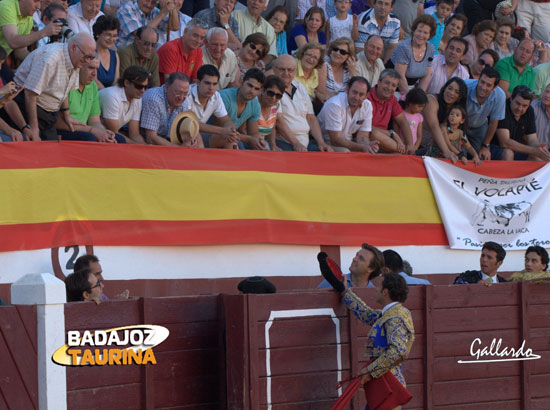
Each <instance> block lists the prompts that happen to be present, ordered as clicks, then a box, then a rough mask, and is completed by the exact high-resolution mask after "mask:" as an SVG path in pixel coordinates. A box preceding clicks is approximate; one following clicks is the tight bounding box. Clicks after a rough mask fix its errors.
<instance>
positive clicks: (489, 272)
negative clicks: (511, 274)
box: [454, 242, 506, 286]
mask: <svg viewBox="0 0 550 410" xmlns="http://www.w3.org/2000/svg"><path fill="white" fill-rule="evenodd" d="M505 257H506V251H505V250H504V248H503V247H502V246H501V245H499V244H498V243H495V242H485V243H484V244H483V248H482V249H481V257H480V258H479V265H480V268H481V270H467V271H466V272H463V273H461V274H460V276H457V277H456V279H455V281H454V284H455V285H464V284H469V283H483V284H484V285H485V286H491V284H492V283H502V282H506V279H504V278H503V277H502V276H500V275H497V271H498V268H500V265H502V262H503V261H504V258H505Z"/></svg>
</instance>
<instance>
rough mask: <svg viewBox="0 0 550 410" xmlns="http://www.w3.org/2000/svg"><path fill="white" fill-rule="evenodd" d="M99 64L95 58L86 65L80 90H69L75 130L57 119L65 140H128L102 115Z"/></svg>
mask: <svg viewBox="0 0 550 410" xmlns="http://www.w3.org/2000/svg"><path fill="white" fill-rule="evenodd" d="M98 67H99V59H98V58H94V59H92V60H91V61H89V62H87V63H86V64H84V66H83V67H82V68H81V69H80V72H79V84H78V88H77V89H76V90H71V91H69V113H70V115H71V118H72V119H73V120H74V121H73V122H72V127H73V130H71V129H70V127H69V125H68V124H67V123H66V122H65V121H63V120H62V119H61V118H58V119H57V123H56V128H57V134H58V135H61V138H62V139H63V140H70V141H99V142H119V143H125V142H126V140H125V139H124V137H123V136H122V135H115V133H114V132H113V131H111V130H107V129H105V127H104V126H103V124H102V122H101V119H100V115H101V108H100V106H99V92H98V89H97V84H96V83H95V81H94V80H95V79H96V77H97V70H98Z"/></svg>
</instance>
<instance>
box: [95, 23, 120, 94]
mask: <svg viewBox="0 0 550 410" xmlns="http://www.w3.org/2000/svg"><path fill="white" fill-rule="evenodd" d="M119 30H120V22H119V21H118V20H117V19H116V18H115V17H110V16H101V17H99V18H98V19H97V22H96V23H95V24H94V26H93V31H94V38H95V44H96V48H97V54H98V55H99V70H98V72H97V79H96V84H97V87H98V88H99V89H100V90H101V89H103V88H105V87H110V86H112V85H113V84H116V82H117V81H118V75H119V66H120V60H119V58H118V53H117V52H116V50H115V49H114V47H115V42H116V38H117V37H118V31H119ZM123 72H124V71H123Z"/></svg>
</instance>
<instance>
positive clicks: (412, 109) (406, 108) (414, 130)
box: [393, 87, 428, 152]
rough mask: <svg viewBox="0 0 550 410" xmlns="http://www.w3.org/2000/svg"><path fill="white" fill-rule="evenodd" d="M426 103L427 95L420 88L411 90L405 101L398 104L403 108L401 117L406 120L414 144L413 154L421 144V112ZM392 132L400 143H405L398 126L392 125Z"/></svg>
mask: <svg viewBox="0 0 550 410" xmlns="http://www.w3.org/2000/svg"><path fill="white" fill-rule="evenodd" d="M427 103H428V95H427V94H426V92H425V91H424V90H423V89H422V88H419V87H417V88H413V89H412V90H410V91H409V92H408V93H407V95H406V96H405V101H404V102H403V101H401V102H400V104H401V106H402V107H403V115H405V118H406V119H407V124H408V126H409V129H410V130H411V136H412V143H413V144H414V150H415V152H416V151H417V150H418V149H419V148H420V144H422V128H423V122H424V117H423V116H422V111H424V108H426V104H427ZM393 128H394V131H395V132H396V133H397V135H399V137H400V138H401V142H403V141H405V136H404V135H403V132H402V131H401V129H400V128H399V125H397V124H394V125H393Z"/></svg>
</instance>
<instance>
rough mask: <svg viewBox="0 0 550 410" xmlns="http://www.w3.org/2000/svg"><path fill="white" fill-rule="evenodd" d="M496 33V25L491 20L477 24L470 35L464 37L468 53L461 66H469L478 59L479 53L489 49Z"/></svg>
mask: <svg viewBox="0 0 550 410" xmlns="http://www.w3.org/2000/svg"><path fill="white" fill-rule="evenodd" d="M496 33H497V23H495V22H494V21H492V20H483V21H480V22H479V23H477V24H476V25H475V26H474V29H473V30H472V34H468V35H467V36H466V37H464V40H466V41H467V42H468V52H467V53H466V55H465V56H464V58H463V59H462V64H465V65H470V64H472V63H473V62H474V61H476V60H477V59H478V58H479V55H480V54H481V51H483V50H485V49H486V48H489V46H490V45H491V42H492V41H493V39H494V38H495V34H496Z"/></svg>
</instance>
